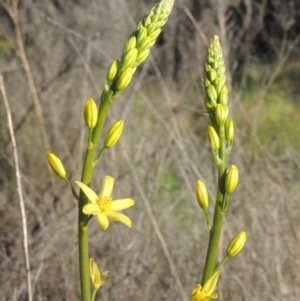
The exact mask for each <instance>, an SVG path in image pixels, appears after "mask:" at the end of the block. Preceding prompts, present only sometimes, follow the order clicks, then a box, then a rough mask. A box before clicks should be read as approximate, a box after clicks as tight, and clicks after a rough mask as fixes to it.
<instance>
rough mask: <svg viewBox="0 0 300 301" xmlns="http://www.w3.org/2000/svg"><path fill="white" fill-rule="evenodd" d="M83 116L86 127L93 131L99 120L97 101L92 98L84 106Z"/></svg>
mask: <svg viewBox="0 0 300 301" xmlns="http://www.w3.org/2000/svg"><path fill="white" fill-rule="evenodd" d="M83 116H84V121H85V124H86V126H87V127H88V128H89V129H93V128H94V127H95V126H96V124H97V120H98V108H97V105H96V103H95V101H94V100H93V99H92V98H89V99H88V100H87V101H86V103H85V106H84V110H83Z"/></svg>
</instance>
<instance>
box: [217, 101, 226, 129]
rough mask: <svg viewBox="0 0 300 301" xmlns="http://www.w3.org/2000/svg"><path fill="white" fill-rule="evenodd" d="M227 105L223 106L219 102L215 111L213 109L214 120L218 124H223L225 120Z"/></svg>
mask: <svg viewBox="0 0 300 301" xmlns="http://www.w3.org/2000/svg"><path fill="white" fill-rule="evenodd" d="M227 108H228V107H227V106H226V107H224V106H223V105H221V104H220V103H218V104H217V107H216V111H215V117H216V122H217V124H218V125H223V124H224V123H225V121H226V118H227V115H228V109H227Z"/></svg>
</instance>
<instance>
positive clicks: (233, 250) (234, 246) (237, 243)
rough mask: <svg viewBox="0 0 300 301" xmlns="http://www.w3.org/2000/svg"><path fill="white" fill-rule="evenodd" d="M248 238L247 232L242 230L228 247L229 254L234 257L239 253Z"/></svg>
mask: <svg viewBox="0 0 300 301" xmlns="http://www.w3.org/2000/svg"><path fill="white" fill-rule="evenodd" d="M246 240H247V234H246V232H244V231H242V232H240V233H238V234H237V235H236V236H235V237H234V238H233V239H232V240H231V242H230V243H229V245H228V247H227V251H226V253H227V256H228V257H233V256H235V255H237V254H238V253H239V252H240V251H241V250H242V249H243V247H244V244H245V242H246Z"/></svg>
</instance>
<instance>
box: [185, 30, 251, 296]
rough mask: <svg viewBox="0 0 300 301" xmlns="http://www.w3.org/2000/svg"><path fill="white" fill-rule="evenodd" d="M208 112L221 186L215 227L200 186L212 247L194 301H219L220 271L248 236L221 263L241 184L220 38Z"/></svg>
mask: <svg viewBox="0 0 300 301" xmlns="http://www.w3.org/2000/svg"><path fill="white" fill-rule="evenodd" d="M204 89H205V108H206V111H207V113H208V115H209V119H210V125H209V126H208V128H207V137H208V141H209V143H210V146H211V150H212V153H213V158H214V162H215V165H216V168H217V171H218V185H217V187H218V188H217V193H216V201H215V209H214V217H213V223H212V224H211V222H210V218H209V213H208V207H209V200H208V194H207V190H206V187H205V185H204V183H203V182H202V181H201V180H198V181H197V183H196V197H197V201H198V204H199V206H200V208H201V209H202V210H203V212H204V214H205V218H206V223H207V227H208V229H209V243H208V248H207V254H206V260H205V266H204V271H203V275H202V281H201V284H197V285H196V286H195V287H194V289H193V292H192V297H191V300H192V301H206V300H210V299H216V298H217V297H218V295H217V293H214V290H215V287H216V285H217V282H218V279H219V276H220V267H221V266H222V265H223V264H224V263H225V262H226V261H227V260H228V259H229V258H231V257H234V256H235V255H237V254H238V253H239V252H240V251H241V250H242V248H243V246H244V244H245V242H246V240H247V234H246V233H245V232H244V231H241V232H239V233H238V234H236V235H235V236H234V237H233V238H232V240H231V241H230V242H229V244H228V247H227V250H226V253H225V256H224V258H223V259H222V260H221V261H220V262H217V252H218V249H219V241H220V236H221V231H222V225H223V219H224V216H225V214H226V212H227V210H228V207H229V204H230V196H231V194H232V193H233V192H234V191H235V189H236V186H237V183H238V169H237V167H236V166H235V165H232V166H231V167H228V158H229V154H230V151H231V148H232V145H233V138H234V125H233V121H232V120H231V119H229V118H228V115H229V108H228V105H227V104H228V91H227V87H226V76H225V64H224V58H223V52H222V48H221V45H220V43H219V38H218V37H217V36H215V37H214V38H213V39H212V41H211V42H210V44H209V47H208V51H207V55H206V64H205V74H204Z"/></svg>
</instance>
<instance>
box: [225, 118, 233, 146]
mask: <svg viewBox="0 0 300 301" xmlns="http://www.w3.org/2000/svg"><path fill="white" fill-rule="evenodd" d="M225 138H226V140H227V141H233V138H234V125H233V121H232V120H231V119H227V120H226V122H225Z"/></svg>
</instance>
